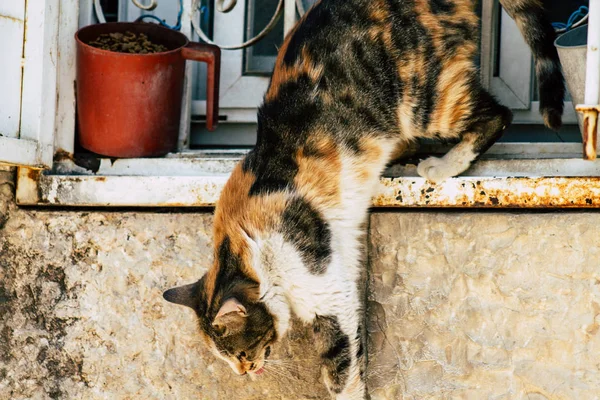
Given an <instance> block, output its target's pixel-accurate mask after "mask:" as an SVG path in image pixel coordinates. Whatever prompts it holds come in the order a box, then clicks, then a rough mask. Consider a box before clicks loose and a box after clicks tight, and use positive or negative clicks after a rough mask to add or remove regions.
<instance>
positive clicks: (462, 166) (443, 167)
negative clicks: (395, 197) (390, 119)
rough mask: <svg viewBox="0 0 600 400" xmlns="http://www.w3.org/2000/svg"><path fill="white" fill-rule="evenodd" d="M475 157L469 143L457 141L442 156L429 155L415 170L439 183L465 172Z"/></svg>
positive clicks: (429, 179)
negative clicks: (457, 142)
mask: <svg viewBox="0 0 600 400" xmlns="http://www.w3.org/2000/svg"><path fill="white" fill-rule="evenodd" d="M476 157H477V153H475V152H474V151H473V145H472V144H471V143H464V142H463V143H459V144H457V145H456V146H454V147H453V148H452V149H450V151H449V152H448V153H446V155H445V156H444V157H442V158H437V157H429V158H427V159H425V160H423V161H421V162H420V163H419V166H418V167H417V172H418V174H419V175H420V176H422V177H423V178H425V179H427V180H428V181H431V182H433V183H439V182H442V181H443V180H446V179H448V178H450V177H453V176H457V175H459V174H461V173H463V172H465V171H466V170H467V169H469V167H470V166H471V163H472V162H473V160H475V158H476Z"/></svg>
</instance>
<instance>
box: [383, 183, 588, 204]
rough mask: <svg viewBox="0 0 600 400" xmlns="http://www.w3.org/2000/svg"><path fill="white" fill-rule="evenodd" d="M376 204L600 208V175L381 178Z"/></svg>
mask: <svg viewBox="0 0 600 400" xmlns="http://www.w3.org/2000/svg"><path fill="white" fill-rule="evenodd" d="M381 183H382V186H383V187H384V188H382V190H380V194H378V195H376V196H375V197H374V198H373V205H374V206H377V207H439V208H445V207H455V208H468V207H481V208H600V178H598V177H589V178H476V179H475V178H454V179H449V180H447V181H445V182H442V183H440V184H438V185H435V184H432V183H429V182H427V181H426V180H425V179H423V178H396V179H390V178H382V180H381Z"/></svg>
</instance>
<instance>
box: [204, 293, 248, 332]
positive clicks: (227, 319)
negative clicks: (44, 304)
mask: <svg viewBox="0 0 600 400" xmlns="http://www.w3.org/2000/svg"><path fill="white" fill-rule="evenodd" d="M247 316H248V314H247V313H246V307H244V305H243V304H242V303H240V302H239V301H238V300H237V299H235V298H233V297H232V298H230V299H227V300H225V302H223V304H222V305H221V308H219V311H218V312H217V316H216V317H215V320H214V321H213V323H212V326H213V328H214V330H215V332H216V333H217V334H218V335H219V336H229V335H232V334H234V333H238V332H240V331H241V330H242V328H243V327H244V325H245V324H246V317H247Z"/></svg>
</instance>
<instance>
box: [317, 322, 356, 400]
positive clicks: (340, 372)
mask: <svg viewBox="0 0 600 400" xmlns="http://www.w3.org/2000/svg"><path fill="white" fill-rule="evenodd" d="M313 330H314V334H315V344H316V347H317V350H318V351H319V354H320V355H321V363H322V367H321V368H322V371H321V372H322V376H323V381H324V382H325V386H327V389H328V390H329V393H330V394H331V396H332V398H334V399H336V400H364V399H366V398H367V393H366V386H365V382H364V349H363V343H362V337H361V331H360V330H359V329H358V327H357V329H356V330H355V334H354V335H352V334H348V333H345V332H344V330H343V329H342V327H341V326H340V323H339V320H338V318H337V317H335V316H316V317H315V320H314V321H313Z"/></svg>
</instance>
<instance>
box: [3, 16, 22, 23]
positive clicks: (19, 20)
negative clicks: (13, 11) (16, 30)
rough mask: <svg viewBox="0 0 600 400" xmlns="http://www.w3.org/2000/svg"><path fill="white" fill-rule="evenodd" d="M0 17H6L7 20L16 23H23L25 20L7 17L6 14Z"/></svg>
mask: <svg viewBox="0 0 600 400" xmlns="http://www.w3.org/2000/svg"><path fill="white" fill-rule="evenodd" d="M0 19H7V20H9V21H12V22H16V23H17V24H23V23H24V22H25V21H23V20H22V19H20V18H15V17H9V16H8V15H0Z"/></svg>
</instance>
